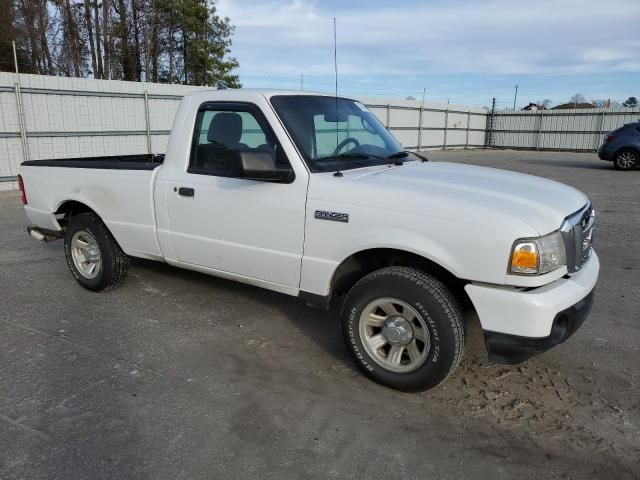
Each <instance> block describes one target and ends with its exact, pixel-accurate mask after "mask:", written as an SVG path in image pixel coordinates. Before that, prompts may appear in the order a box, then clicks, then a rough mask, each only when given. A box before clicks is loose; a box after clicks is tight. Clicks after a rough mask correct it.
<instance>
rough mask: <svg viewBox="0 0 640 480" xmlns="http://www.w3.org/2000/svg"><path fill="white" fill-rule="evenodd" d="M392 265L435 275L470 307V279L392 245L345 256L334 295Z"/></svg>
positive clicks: (462, 304) (332, 294) (337, 276)
mask: <svg viewBox="0 0 640 480" xmlns="http://www.w3.org/2000/svg"><path fill="white" fill-rule="evenodd" d="M392 266H402V267H413V268H417V269H418V270H421V271H423V272H425V273H428V274H430V275H433V276H434V277H436V278H437V279H439V280H440V281H441V282H443V283H444V284H445V285H446V286H447V287H448V288H449V289H450V290H451V292H452V293H453V294H454V295H455V297H456V298H457V299H458V301H459V302H460V304H461V306H462V307H463V308H468V307H470V306H471V300H470V299H469V296H468V295H467V292H466V291H465V290H464V286H465V285H466V284H467V283H468V282H466V281H465V280H461V279H459V278H458V277H456V276H455V275H454V274H452V273H451V272H449V271H448V270H447V269H446V268H444V267H442V266H440V265H438V264H437V263H435V262H433V261H432V260H429V259H428V258H425V257H422V256H420V255H417V254H415V253H411V252H407V251H404V250H397V249H393V248H374V249H369V250H363V251H361V252H358V253H355V254H353V255H351V256H350V257H348V258H347V259H345V260H344V261H343V262H342V263H341V264H340V266H339V267H338V268H337V269H336V272H335V273H334V275H333V279H332V281H331V296H333V297H338V296H341V295H345V294H346V293H347V292H348V291H349V290H350V289H351V287H353V286H354V285H355V284H356V283H357V282H358V280H360V279H361V278H363V277H365V276H366V275H368V274H369V273H371V272H373V271H375V270H379V269H381V268H385V267H392Z"/></svg>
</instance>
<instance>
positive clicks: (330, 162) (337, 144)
mask: <svg viewBox="0 0 640 480" xmlns="http://www.w3.org/2000/svg"><path fill="white" fill-rule="evenodd" d="M271 103H272V105H273V106H274V108H275V109H276V112H277V113H278V115H279V116H280V118H281V119H282V121H283V122H284V124H285V126H286V128H287V130H289V133H290V134H291V137H292V138H293V141H294V142H295V143H296V146H297V147H298V150H299V151H300V152H301V153H302V155H303V157H304V160H305V162H306V163H307V165H308V166H309V169H310V170H311V171H312V172H330V171H333V170H335V168H336V158H337V160H338V161H339V162H340V169H341V170H347V169H351V168H360V167H368V166H372V165H384V164H386V163H391V161H390V160H389V157H393V156H394V155H396V156H397V155H399V154H400V152H403V148H402V145H400V143H399V142H398V141H397V140H396V139H395V138H393V136H392V135H391V134H390V133H389V131H388V130H387V129H386V128H385V127H384V125H382V123H380V121H379V120H378V119H377V118H376V117H375V115H373V114H372V113H371V112H370V111H369V110H367V109H366V107H365V106H364V105H362V104H361V103H360V102H357V101H355V100H349V99H346V98H338V99H337V101H336V98H335V97H325V96H311V95H291V96H289V95H287V96H274V97H272V98H271ZM336 103H337V109H336Z"/></svg>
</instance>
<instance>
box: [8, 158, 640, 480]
mask: <svg viewBox="0 0 640 480" xmlns="http://www.w3.org/2000/svg"><path fill="white" fill-rule="evenodd" d="M427 155H428V156H429V157H430V158H432V159H433V160H437V161H453V162H462V163H473V164H480V165H488V166H492V167H497V168H504V169H509V170H516V171H521V172H526V173H531V174H535V175H540V176H544V177H548V178H552V179H556V180H559V181H562V182H565V183H568V184H570V185H573V186H575V187H577V188H579V189H581V190H582V191H584V192H585V193H587V194H588V195H589V196H590V197H591V198H592V200H593V203H594V205H595V208H596V210H597V214H598V227H597V233H596V248H597V250H598V253H599V255H600V258H601V262H602V271H601V277H600V283H599V286H598V290H597V295H596V304H595V307H594V310H593V313H592V315H591V317H590V318H589V320H588V321H587V322H586V323H585V325H584V326H583V327H582V329H581V330H579V331H578V332H577V333H576V334H575V336H573V337H572V338H571V339H570V340H569V341H568V342H567V343H565V344H564V345H562V346H560V347H558V348H556V349H554V350H553V351H551V352H548V353H547V354H545V355H542V356H539V357H536V358H534V359H532V360H530V361H529V362H527V363H525V364H522V365H519V366H513V367H505V366H491V365H489V364H488V363H487V360H486V354H485V351H484V347H483V344H482V340H481V337H480V334H479V331H478V329H477V326H476V323H475V322H476V321H477V320H476V319H475V317H474V314H473V312H467V318H468V320H469V322H470V324H471V326H472V328H471V338H470V340H469V344H468V348H467V351H466V355H465V358H464V360H463V363H462V365H461V367H460V368H459V369H458V371H457V372H456V374H455V375H454V376H453V377H452V378H451V379H449V380H448V381H447V382H446V383H445V384H444V385H442V386H440V387H438V388H437V389H434V390H432V391H430V392H426V393H423V394H403V393H398V392H395V391H392V390H389V389H386V388H384V387H381V386H378V385H376V384H374V383H372V382H370V381H368V380H367V379H365V378H364V377H363V376H361V375H360V374H359V373H357V372H356V371H355V369H354V365H353V364H352V363H351V361H350V359H349V358H348V356H347V352H346V350H345V348H344V347H343V345H342V341H341V337H340V331H339V325H338V319H337V313H336V312H323V311H319V310H314V309H309V308H307V307H305V306H304V305H303V303H302V302H300V301H298V300H297V299H295V298H291V297H287V296H284V295H280V294H277V293H273V292H268V291H263V290H260V289H257V288H253V287H250V286H245V285H241V284H236V283H232V282H229V281H225V280H220V279H216V278H213V277H207V276H205V275H200V274H197V273H193V272H187V271H182V270H178V269H174V268H171V267H169V266H167V265H163V264H159V263H153V262H144V261H134V262H133V264H132V268H131V270H130V272H129V277H128V279H127V281H126V282H125V284H124V285H123V286H122V287H121V288H120V289H118V290H116V291H112V292H108V293H104V294H94V293H90V292H88V291H86V290H84V289H82V288H81V287H80V286H79V285H78V284H77V283H76V282H75V280H73V278H72V277H71V275H70V274H69V272H68V270H67V266H66V263H65V260H64V254H63V248H62V243H61V242H54V243H51V244H44V243H40V242H37V241H35V240H32V239H30V238H28V237H27V236H26V234H25V227H26V217H25V216H24V214H23V212H22V209H21V206H20V205H19V198H18V196H17V195H16V194H15V193H10V194H3V195H1V196H0V225H1V227H0V292H1V298H2V310H1V313H0V320H1V321H0V478H2V479H6V480H8V479H14V478H16V479H17V478H28V479H35V478H47V479H52V478H58V479H65V480H68V479H77V478H78V479H79V478H86V479H99V478H118V479H128V478H134V479H146V478H148V479H154V480H156V479H165V478H166V479H197V478H229V479H231V478H258V477H259V478H263V479H271V478H273V479H298V478H302V477H306V478H334V477H335V478H367V479H376V478H380V479H382V478H392V477H393V478H415V479H421V478H492V479H498V478H515V477H520V478H537V479H539V478H549V479H558V478H562V479H565V478H566V479H575V478H607V479H611V478H615V479H627V478H628V479H632V478H636V479H637V478H640V371H639V369H638V367H639V366H640V255H639V254H638V252H640V240H639V239H640V188H639V186H640V170H639V171H635V172H618V171H615V170H614V169H613V168H612V166H611V164H610V163H607V162H603V161H600V160H598V159H597V157H596V156H595V154H572V153H556V152H515V151H468V152H466V151H465V152H427ZM514 314H515V312H514Z"/></svg>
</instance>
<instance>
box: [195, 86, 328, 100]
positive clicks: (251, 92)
mask: <svg viewBox="0 0 640 480" xmlns="http://www.w3.org/2000/svg"><path fill="white" fill-rule="evenodd" d="M212 94H213V95H212ZM278 95H297V96H299V95H308V96H322V97H333V96H334V94H331V93H327V92H314V91H311V90H283V89H275V88H223V89H216V88H212V89H210V90H209V89H207V90H197V91H195V92H193V93H190V94H189V95H188V96H190V97H208V98H211V97H212V96H213V97H217V98H233V99H234V100H236V101H238V100H251V99H254V98H256V97H258V96H260V97H266V98H271V97H275V96H278Z"/></svg>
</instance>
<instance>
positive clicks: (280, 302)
mask: <svg viewBox="0 0 640 480" xmlns="http://www.w3.org/2000/svg"><path fill="white" fill-rule="evenodd" d="M131 266H132V267H133V268H134V269H136V270H139V271H143V272H148V273H157V274H158V275H162V276H163V277H164V278H170V279H172V280H180V281H184V282H187V283H193V284H197V285H199V286H202V287H206V288H214V289H216V292H217V293H221V292H222V293H224V295H225V297H226V298H228V300H229V301H230V302H231V303H234V304H236V305H247V304H249V305H254V306H255V308H256V309H260V310H262V311H272V310H274V309H276V310H277V311H278V312H280V313H281V314H282V316H283V317H284V318H285V319H286V321H287V322H288V323H289V324H290V326H291V327H294V328H295V329H296V330H297V331H299V332H301V333H302V334H304V336H305V337H307V338H308V339H309V340H311V341H312V342H313V343H315V344H316V345H317V346H319V347H320V348H321V349H322V350H323V351H324V352H326V353H327V354H329V355H330V356H331V357H333V358H334V359H335V360H337V361H339V362H344V363H345V364H347V365H349V366H350V367H351V368H353V369H356V368H357V367H356V365H355V363H354V362H353V360H352V358H351V356H350V355H349V352H348V351H347V348H346V347H345V345H344V341H343V338H342V331H341V321H340V309H341V300H342V299H336V300H334V301H333V302H332V305H331V307H330V309H329V310H322V309H319V308H314V307H310V306H307V305H306V304H305V303H304V302H303V301H302V300H300V299H298V298H297V297H292V296H289V295H285V294H281V293H278V292H273V291H270V290H265V289H263V288H260V287H255V286H252V285H247V284H243V283H239V282H235V281H232V280H227V279H223V278H219V277H214V276H210V275H206V274H203V273H200V272H195V271H191V270H184V269H181V268H176V267H172V266H170V265H167V264H165V263H160V262H154V261H150V260H143V259H139V258H134V259H131ZM239 310H242V309H239ZM464 318H465V322H466V325H467V345H466V349H465V358H466V357H470V358H478V357H483V356H484V357H486V352H485V350H484V339H483V336H482V330H481V328H480V324H479V321H478V317H477V315H476V314H475V311H474V310H472V309H471V310H466V311H465V312H464ZM238 321H242V322H246V321H251V318H249V317H246V318H242V317H239V318H238ZM256 328H261V329H263V331H264V333H265V334H269V328H268V325H266V326H256ZM277 340H278V339H276V338H274V341H277ZM463 361H464V360H463Z"/></svg>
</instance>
